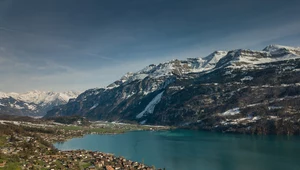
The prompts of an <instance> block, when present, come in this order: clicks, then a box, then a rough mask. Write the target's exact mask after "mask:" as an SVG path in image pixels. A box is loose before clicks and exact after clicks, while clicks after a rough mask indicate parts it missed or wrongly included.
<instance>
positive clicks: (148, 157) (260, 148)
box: [55, 130, 300, 170]
mask: <svg viewBox="0 0 300 170" xmlns="http://www.w3.org/2000/svg"><path fill="white" fill-rule="evenodd" d="M55 147H57V148H58V149H61V150H73V149H86V150H93V151H101V152H107V153H113V154H115V155H117V156H123V157H125V158H126V159H130V160H133V161H138V162H144V163H145V164H147V165H150V166H151V165H154V166H155V167H156V168H166V169H167V170H193V169H195V170H300V137H298V136H297V137H294V136H292V137H288V136H257V135H235V134H221V133H213V132H202V131H190V130H174V131H158V132H153V131H137V132H129V133H125V134H118V135H86V136H84V137H83V138H73V139H71V140H69V141H67V142H64V143H56V144H55Z"/></svg>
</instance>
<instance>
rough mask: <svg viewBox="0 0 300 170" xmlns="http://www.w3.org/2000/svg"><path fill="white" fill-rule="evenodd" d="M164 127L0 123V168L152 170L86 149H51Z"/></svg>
mask: <svg viewBox="0 0 300 170" xmlns="http://www.w3.org/2000/svg"><path fill="white" fill-rule="evenodd" d="M166 128H167V127H150V126H143V127H141V126H140V125H127V124H118V123H113V124H111V123H109V124H107V123H99V122H97V123H96V124H93V125H90V126H88V127H83V126H78V125H62V124H56V123H53V122H47V123H45V122H43V123H40V122H39V123H33V122H20V121H8V120H1V121H0V129H1V130H0V134H1V137H0V169H22V170H23V169H24V170H31V169H32V170H33V169H41V170H46V169H47V170H52V169H53V170H56V169H60V170H63V169H80V170H118V169H120V170H122V169H140V170H154V169H156V168H155V167H152V166H147V165H144V164H143V163H138V162H134V161H130V160H127V159H125V158H123V157H116V156H114V155H113V154H108V153H102V152H94V151H86V150H70V151H60V150H57V149H56V148H55V147H54V146H53V143H54V142H63V141H66V140H68V139H71V138H74V137H81V136H84V135H85V134H116V133H124V132H126V131H130V130H163V129H166Z"/></svg>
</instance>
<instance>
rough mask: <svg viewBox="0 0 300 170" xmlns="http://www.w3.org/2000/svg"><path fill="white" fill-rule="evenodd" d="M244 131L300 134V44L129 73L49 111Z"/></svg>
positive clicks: (218, 54) (222, 53) (234, 52)
mask: <svg viewBox="0 0 300 170" xmlns="http://www.w3.org/2000/svg"><path fill="white" fill-rule="evenodd" d="M74 114H75V115H81V116H85V117H87V118H89V119H94V120H111V121H136V122H139V123H141V124H145V123H146V124H159V125H175V126H182V127H192V128H200V129H207V130H217V131H230V132H236V131H239V132H244V133H290V134H295V133H300V132H299V127H300V122H299V121H300V48H294V47H287V46H280V45H270V46H267V47H266V48H264V49H263V50H262V51H252V50H245V49H238V50H232V51H228V52H225V51H216V52H214V53H212V54H211V55H209V56H207V57H205V58H189V59H187V60H172V61H170V62H165V63H161V64H158V65H153V64H152V65H149V66H147V67H146V68H144V69H142V70H141V71H138V72H136V73H127V74H126V75H125V76H123V77H122V78H121V79H120V80H117V81H115V82H114V83H112V84H111V85H109V86H108V87H107V88H98V89H90V90H87V91H85V92H84V93H82V94H80V95H79V96H78V97H77V98H76V99H74V100H70V101H69V102H68V103H67V104H66V105H62V106H59V107H56V108H54V109H52V110H50V111H49V112H48V114H47V115H46V116H62V115H63V116H65V115H74Z"/></svg>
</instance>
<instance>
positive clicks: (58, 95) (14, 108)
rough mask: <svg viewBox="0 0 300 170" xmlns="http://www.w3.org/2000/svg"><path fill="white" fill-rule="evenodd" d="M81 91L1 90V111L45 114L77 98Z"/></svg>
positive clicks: (21, 113)
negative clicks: (5, 91)
mask: <svg viewBox="0 0 300 170" xmlns="http://www.w3.org/2000/svg"><path fill="white" fill-rule="evenodd" d="M78 95H79V92H76V91H66V92H51V91H39V90H33V91H28V92H25V93H15V92H11V93H4V92H0V109H1V110H0V112H3V113H6V114H16V115H26V116H27V115H30V116H43V115H45V114H46V112H47V111H48V110H50V109H51V108H52V107H54V106H58V105H60V104H66V103H67V102H68V101H69V100H70V99H72V98H76V97H77V96H78Z"/></svg>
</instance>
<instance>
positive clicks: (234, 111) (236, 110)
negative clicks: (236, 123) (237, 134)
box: [221, 107, 240, 116]
mask: <svg viewBox="0 0 300 170" xmlns="http://www.w3.org/2000/svg"><path fill="white" fill-rule="evenodd" d="M237 114H240V108H238V107H237V108H233V109H230V110H227V111H226V112H224V113H222V114H221V115H222V116H233V115H237Z"/></svg>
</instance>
